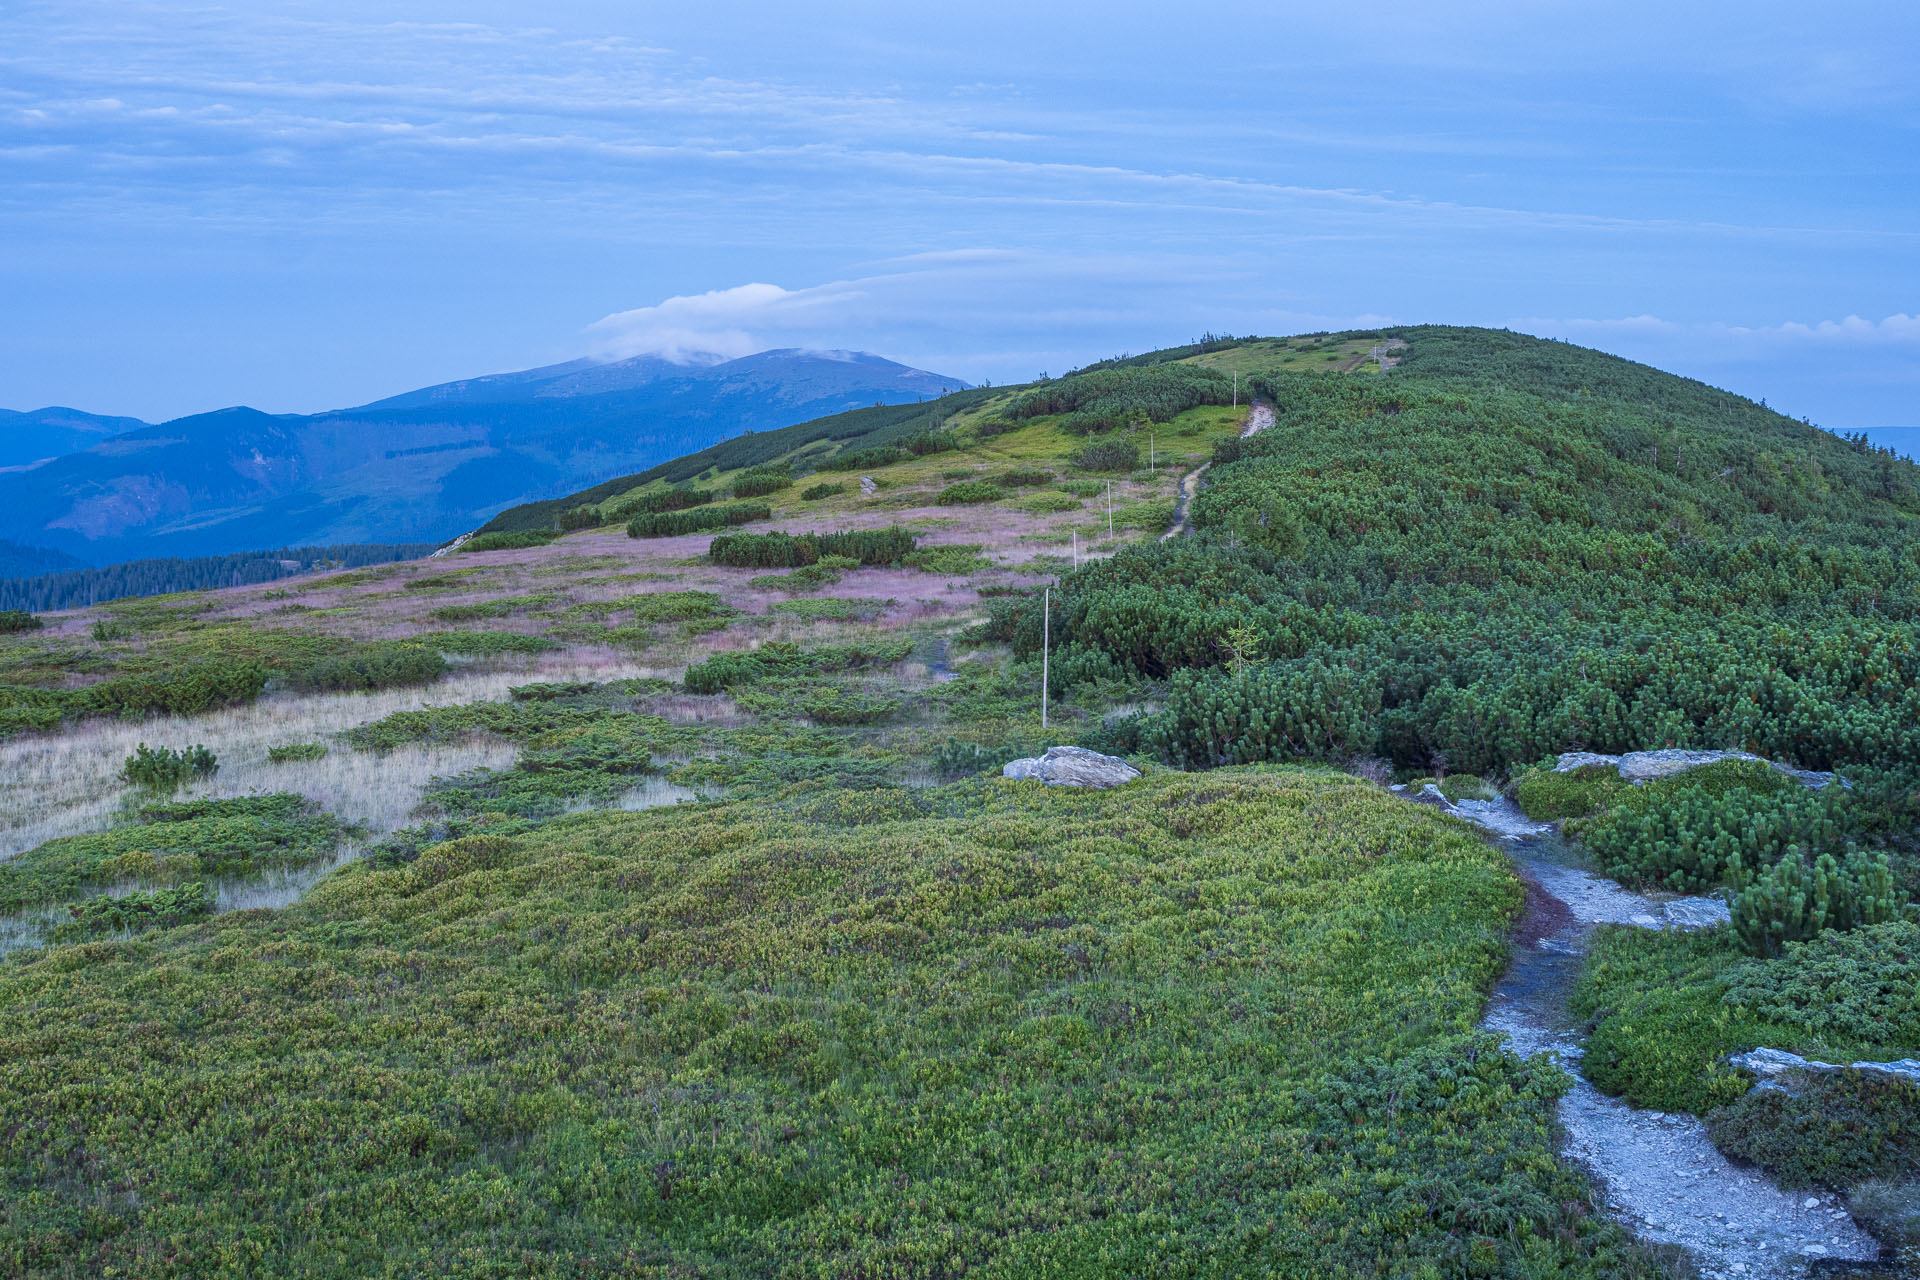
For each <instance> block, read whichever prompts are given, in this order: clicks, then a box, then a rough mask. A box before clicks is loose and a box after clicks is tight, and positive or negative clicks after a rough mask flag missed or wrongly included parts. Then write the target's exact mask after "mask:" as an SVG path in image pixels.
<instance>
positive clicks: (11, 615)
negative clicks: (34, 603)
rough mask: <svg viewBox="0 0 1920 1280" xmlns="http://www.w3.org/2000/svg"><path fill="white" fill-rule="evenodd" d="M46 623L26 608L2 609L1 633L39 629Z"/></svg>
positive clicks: (0, 613) (0, 618) (0, 615)
mask: <svg viewBox="0 0 1920 1280" xmlns="http://www.w3.org/2000/svg"><path fill="white" fill-rule="evenodd" d="M43 625H44V624H43V623H42V622H41V621H40V619H38V618H36V617H34V616H33V615H32V614H30V613H28V612H27V611H26V610H25V609H0V635H6V634H8V633H10V632H15V631H38V630H39V629H40V628H41V627H42V626H43Z"/></svg>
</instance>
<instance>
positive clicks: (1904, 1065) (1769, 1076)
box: [1727, 1049, 1920, 1089]
mask: <svg viewBox="0 0 1920 1280" xmlns="http://www.w3.org/2000/svg"><path fill="white" fill-rule="evenodd" d="M1727 1065H1728V1066H1732V1067H1738V1068H1740V1069H1741V1070H1742V1071H1751V1072H1753V1074H1755V1075H1756V1076H1759V1077H1760V1084H1759V1086H1758V1087H1760V1088H1762V1089H1767V1088H1773V1089H1778V1088H1782V1087H1783V1086H1782V1085H1781V1084H1780V1083H1779V1081H1778V1080H1777V1079H1776V1077H1778V1076H1781V1075H1784V1074H1786V1073H1787V1072H1789V1071H1807V1072H1814V1073H1825V1072H1833V1071H1847V1070H1853V1071H1864V1072H1867V1073H1869V1074H1874V1075H1884V1076H1894V1077H1896V1078H1898V1079H1901V1080H1905V1081H1907V1082H1908V1083H1909V1084H1916V1085H1920V1059H1916V1058H1900V1059H1898V1060H1896V1061H1893V1062H1849V1063H1847V1064H1846V1065H1845V1066H1841V1065H1839V1064H1838V1063H1833V1062H1817V1061H1814V1060H1812V1059H1809V1058H1803V1057H1801V1056H1800V1055H1799V1054H1797V1053H1788V1052H1787V1051H1786V1050H1785V1049H1755V1050H1754V1051H1753V1052H1752V1053H1736V1054H1734V1055H1733V1056H1732V1057H1730V1058H1728V1059H1727Z"/></svg>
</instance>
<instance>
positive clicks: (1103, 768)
mask: <svg viewBox="0 0 1920 1280" xmlns="http://www.w3.org/2000/svg"><path fill="white" fill-rule="evenodd" d="M1000 772H1001V773H1002V774H1004V775H1005V776H1006V777H1009V778H1029V779H1032V780H1033V781H1035V782H1042V783H1045V784H1046V785H1047V786H1049V787H1096V788H1098V787H1117V786H1119V785H1120V784H1121V783H1123V782H1132V781H1133V780H1134V779H1135V778H1137V777H1139V776H1140V771H1139V770H1138V769H1136V768H1134V767H1133V766H1132V765H1130V764H1128V763H1127V762H1126V761H1125V760H1122V759H1121V758H1120V757H1119V756H1103V755H1101V754H1100V753H1099V752H1098V751H1089V750H1087V749H1086V748H1085V747H1048V748H1047V754H1045V755H1043V756H1030V757H1028V758H1027V759H1025V760H1009V761H1007V764H1006V767H1005V768H1004V769H1002V770H1001V771H1000Z"/></svg>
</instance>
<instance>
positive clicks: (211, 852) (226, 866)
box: [0, 794, 342, 911]
mask: <svg viewBox="0 0 1920 1280" xmlns="http://www.w3.org/2000/svg"><path fill="white" fill-rule="evenodd" d="M341 835H342V829H341V827H340V824H339V823H337V822H336V821H334V820H333V819H332V818H330V817H328V816H327V815H325V814H323V813H319V812H317V811H316V810H315V809H314V807H313V804H312V802H311V801H309V800H308V799H307V798H306V797H305V796H298V795H286V794H278V795H266V796H247V797H244V798H241V799H233V800H215V799H199V800H188V801H184V802H181V803H177V804H149V805H145V806H143V807H141V809H140V810H139V814H138V821H136V822H132V823H127V824H124V825H121V826H117V827H114V828H112V829H111V830H108V831H96V832H89V833H87V834H85V835H77V836H63V837H61V838H60V839H58V840H49V841H47V842H46V843H45V844H43V845H40V846H38V847H36V848H33V849H29V850H27V852H25V853H22V854H20V855H19V856H17V857H15V858H13V859H11V860H9V861H7V862H4V863H0V911H19V910H21V909H22V908H25V907H30V906H37V905H40V904H43V903H55V902H65V901H69V900H71V899H73V898H75V897H77V896H79V895H80V894H82V893H83V892H85V891H86V890H88V889H91V888H98V887H101V886H105V885H111V884H116V883H118V882H121V881H126V880H134V881H141V882H144V883H146V884H148V885H153V886H164V885H172V884H181V883H185V882H188V881H192V880H198V879H201V878H203V877H206V876H237V875H250V874H253V873H255V872H257V871H260V870H264V869H266V868H268V867H274V866H298V865H302V864H304V863H307V862H310V861H312V860H314V859H316V858H319V857H322V856H324V855H326V854H328V853H330V852H332V851H333V849H334V848H335V846H336V845H338V844H339V842H340V838H341Z"/></svg>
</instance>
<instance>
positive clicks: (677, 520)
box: [627, 502, 773, 538]
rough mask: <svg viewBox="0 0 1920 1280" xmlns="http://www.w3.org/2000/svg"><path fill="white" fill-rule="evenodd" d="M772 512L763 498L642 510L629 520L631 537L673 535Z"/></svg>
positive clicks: (746, 521)
mask: <svg viewBox="0 0 1920 1280" xmlns="http://www.w3.org/2000/svg"><path fill="white" fill-rule="evenodd" d="M771 515H773V508H772V507H770V506H768V505H767V504H766V503H764V502H731V503H728V504H726V505H724V506H717V507H714V506H709V507H694V508H691V509H689V510H686V511H658V512H642V513H641V514H639V515H637V516H635V517H633V519H631V520H629V521H627V536H628V537H629V538H670V537H673V536H675V535H676V534H682V533H698V532H700V531H701V530H702V529H722V528H725V527H726V526H728V525H734V524H750V523H751V522H753V521H755V520H765V519H767V518H768V517H770V516H771Z"/></svg>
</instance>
